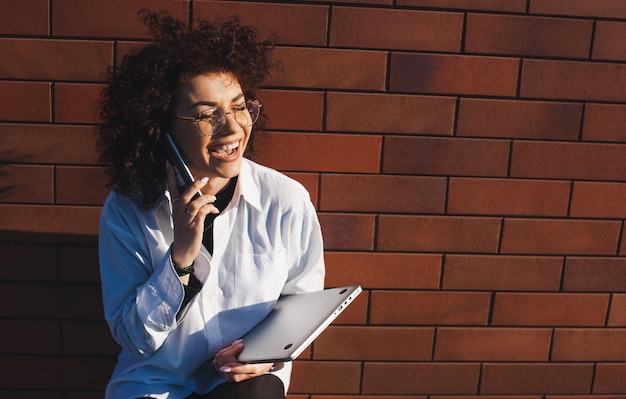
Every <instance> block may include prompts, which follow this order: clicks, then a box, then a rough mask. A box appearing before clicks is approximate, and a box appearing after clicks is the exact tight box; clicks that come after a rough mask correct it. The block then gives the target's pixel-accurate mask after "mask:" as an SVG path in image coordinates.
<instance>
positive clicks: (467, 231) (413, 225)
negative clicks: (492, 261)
mask: <svg viewBox="0 0 626 399" xmlns="http://www.w3.org/2000/svg"><path fill="white" fill-rule="evenodd" d="M499 235H500V220H499V219H497V218H474V217H446V216H433V217H430V216H386V215H381V216H380V217H379V221H378V235H377V241H376V248H377V249H378V250H379V251H419V252H468V253H476V252H481V253H485V252H487V253H495V252H496V251H497V250H498V239H499Z"/></svg>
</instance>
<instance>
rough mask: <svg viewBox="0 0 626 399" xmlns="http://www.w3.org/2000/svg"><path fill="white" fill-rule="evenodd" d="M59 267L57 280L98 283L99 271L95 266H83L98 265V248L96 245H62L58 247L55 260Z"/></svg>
mask: <svg viewBox="0 0 626 399" xmlns="http://www.w3.org/2000/svg"><path fill="white" fill-rule="evenodd" d="M56 262H57V267H58V269H59V272H58V273H59V276H58V277H59V280H60V281H62V282H73V283H95V284H99V283H100V271H99V269H98V268H97V267H85V265H98V248H97V246H96V245H93V246H87V245H81V246H78V245H63V246H60V247H59V255H58V259H57V260H56Z"/></svg>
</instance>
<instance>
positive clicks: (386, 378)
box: [0, 0, 626, 399]
mask: <svg viewBox="0 0 626 399" xmlns="http://www.w3.org/2000/svg"><path fill="white" fill-rule="evenodd" d="M144 7H148V8H150V9H152V10H155V11H158V10H167V11H169V12H170V13H171V14H173V15H175V16H178V17H181V18H183V19H188V18H191V19H196V18H202V19H210V20H213V19H220V18H222V17H225V16H230V15H235V14H237V15H240V16H241V17H242V18H243V22H244V23H249V24H253V25H256V26H257V27H258V29H259V33H260V35H261V36H262V37H267V36H269V35H270V34H275V35H276V37H277V38H278V46H277V48H276V50H275V54H276V57H277V58H278V59H279V60H280V61H281V62H282V64H283V67H284V69H283V70H282V71H280V72H279V73H276V74H274V75H273V76H271V78H270V80H269V82H268V85H267V87H266V89H265V90H263V91H262V92H261V93H260V100H261V101H262V102H263V104H264V109H265V111H266V113H267V115H268V116H269V120H270V130H269V132H266V133H263V136H260V137H262V139H261V140H260V142H259V143H258V144H259V146H258V149H257V150H258V154H257V157H256V159H257V160H258V161H259V162H261V163H263V164H266V165H268V166H270V167H274V168H276V169H279V170H282V171H284V172H285V173H287V174H289V175H290V176H292V177H294V178H296V179H297V180H299V181H301V182H302V183H303V184H304V185H305V186H306V187H307V188H308V189H309V191H310V193H311V197H312V199H313V201H314V203H315V205H316V207H317V209H318V211H319V217H320V220H321V223H322V227H323V233H324V236H325V243H326V261H327V281H326V284H327V286H329V287H331V286H339V285H348V284H354V283H358V284H361V285H362V286H363V288H364V293H363V294H362V295H361V296H360V297H359V298H358V300H357V301H356V302H355V303H354V305H352V306H351V307H350V308H349V309H348V310H347V311H346V312H345V313H344V314H343V315H341V316H340V318H339V319H338V321H337V322H336V323H335V324H334V325H333V326H331V327H330V328H329V329H328V330H327V331H326V332H325V333H324V334H323V335H322V336H320V338H319V339H318V340H317V341H316V342H315V344H314V345H313V347H312V348H311V349H309V350H307V351H306V352H305V354H304V355H303V356H302V357H301V358H300V359H299V360H297V361H296V364H295V365H294V376H293V382H292V387H291V391H290V392H291V393H290V395H289V397H290V399H305V398H306V399H339V398H342V399H353V398H356V397H361V396H363V397H369V398H371V399H391V398H418V399H426V398H429V399H460V398H463V399H475V398H478V397H489V398H491V399H500V398H520V399H522V398H523V399H574V398H583V397H584V398H588V397H597V398H624V397H626V330H625V329H624V327H625V326H626V258H625V257H624V256H625V255H626V242H624V241H625V240H626V238H624V223H623V219H624V218H625V217H626V145H625V144H626V128H625V127H624V126H625V125H626V2H625V1H623V0H395V1H394V0H360V1H359V0H352V1H351V0H342V1H332V0H327V1H324V0H311V1H253V2H242V1H224V2H221V1H201V0H194V1H191V0H128V1H125V0H4V1H1V2H0V239H1V242H0V259H1V260H0V263H1V264H2V267H1V268H0V301H1V303H2V304H3V305H2V307H0V309H1V310H0V312H1V313H0V329H1V331H2V337H3V339H2V340H0V366H1V369H2V370H3V371H2V373H0V396H2V397H11V398H33V397H37V398H53V399H78V398H81V399H91V398H93V399H95V398H101V397H102V391H103V389H104V386H105V384H106V381H107V380H108V377H109V375H110V372H111V370H112V367H113V364H114V362H115V355H116V353H117V347H116V345H115V343H114V342H113V341H112V340H111V338H110V336H109V333H108V330H107V327H106V325H105V323H104V321H103V320H102V310H101V306H102V305H101V299H100V286H99V274H98V264H97V248H96V235H97V225H98V215H99V212H100V206H101V204H102V201H103V199H104V197H105V196H106V189H105V188H104V184H105V182H106V178H105V176H104V175H103V173H102V171H101V169H100V167H99V166H98V165H97V155H96V153H95V150H94V142H95V129H96V126H97V124H98V122H99V121H98V118H97V115H96V113H95V103H96V100H97V97H98V94H99V92H100V90H101V89H102V87H103V85H104V81H105V70H106V68H107V67H108V66H110V65H114V64H116V63H119V62H120V60H121V58H122V56H123V55H124V54H126V53H127V52H129V51H130V50H132V49H133V48H136V47H137V46H138V45H140V44H141V43H142V42H143V41H145V40H146V39H147V31H146V29H145V28H144V27H143V25H141V23H139V22H138V21H137V11H138V10H139V9H141V8H144Z"/></svg>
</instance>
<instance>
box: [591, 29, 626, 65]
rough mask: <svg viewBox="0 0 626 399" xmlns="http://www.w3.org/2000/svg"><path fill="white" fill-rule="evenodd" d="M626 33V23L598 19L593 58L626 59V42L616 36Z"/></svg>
mask: <svg viewBox="0 0 626 399" xmlns="http://www.w3.org/2000/svg"><path fill="white" fill-rule="evenodd" d="M625 35H626V23H623V22H609V21H597V22H596V32H595V35H594V39H593V57H592V58H593V59H597V60H618V61H626V44H625V43H624V41H623V40H615V38H616V37H624V36H625Z"/></svg>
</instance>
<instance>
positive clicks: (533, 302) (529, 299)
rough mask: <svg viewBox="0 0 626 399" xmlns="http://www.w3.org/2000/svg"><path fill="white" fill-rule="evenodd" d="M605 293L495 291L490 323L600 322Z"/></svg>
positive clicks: (510, 324)
mask: <svg viewBox="0 0 626 399" xmlns="http://www.w3.org/2000/svg"><path fill="white" fill-rule="evenodd" d="M608 304H609V296H608V295H599V294H597V295H596V294H535V293H502V292H498V293H496V297H495V301H494V304H493V316H492V320H491V322H492V324H493V325H494V326H586V327H592V326H602V325H604V320H605V317H606V312H607V309H608Z"/></svg>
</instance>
